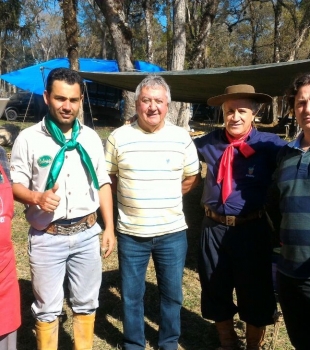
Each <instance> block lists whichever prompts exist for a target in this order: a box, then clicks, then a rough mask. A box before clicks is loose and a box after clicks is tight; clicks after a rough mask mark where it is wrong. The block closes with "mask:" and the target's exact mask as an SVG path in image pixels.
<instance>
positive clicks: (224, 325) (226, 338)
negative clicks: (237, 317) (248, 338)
mask: <svg viewBox="0 0 310 350" xmlns="http://www.w3.org/2000/svg"><path fill="white" fill-rule="evenodd" d="M215 327H216V329H217V332H218V335H219V339H220V343H221V347H219V348H218V349H217V350H233V349H235V348H236V346H237V344H238V336H237V333H236V332H235V329H234V321H233V319H230V320H227V321H222V322H215Z"/></svg>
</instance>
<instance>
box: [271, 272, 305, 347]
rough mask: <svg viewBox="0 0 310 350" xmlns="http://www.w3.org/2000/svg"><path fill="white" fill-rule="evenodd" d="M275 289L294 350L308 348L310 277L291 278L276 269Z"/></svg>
mask: <svg viewBox="0 0 310 350" xmlns="http://www.w3.org/2000/svg"><path fill="white" fill-rule="evenodd" d="M277 289H278V293H279V302H280V305H281V309H282V312H283V317H284V322H285V325H286V329H287V333H288V335H289V337H290V340H291V343H292V344H293V346H294V347H295V348H296V350H309V349H310V335H309V332H310V278H308V279H297V278H292V277H288V276H286V275H284V274H282V273H281V272H279V271H278V272H277Z"/></svg>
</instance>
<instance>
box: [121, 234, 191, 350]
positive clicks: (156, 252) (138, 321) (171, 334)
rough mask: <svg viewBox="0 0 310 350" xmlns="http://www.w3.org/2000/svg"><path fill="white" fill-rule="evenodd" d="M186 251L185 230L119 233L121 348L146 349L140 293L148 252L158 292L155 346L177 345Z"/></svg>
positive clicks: (171, 348) (170, 347)
mask: <svg viewBox="0 0 310 350" xmlns="http://www.w3.org/2000/svg"><path fill="white" fill-rule="evenodd" d="M186 252H187V237H186V231H180V232H176V233H171V234H166V235H163V236H158V237H149V238H141V237H135V236H130V235H126V234H121V233H118V258H119V268H120V273H121V287H122V288H121V289H122V290H121V293H122V303H123V327H124V347H123V349H125V350H138V349H145V336H144V305H143V297H144V293H145V275H146V269H147V266H148V263H149V259H150V256H151V255H152V257H153V260H154V265H155V270H156V277H157V283H158V289H159V293H160V325H159V340H158V346H159V347H160V349H163V350H176V349H177V348H178V339H179V336H180V333H181V322H180V310H181V307H182V301H183V293H182V277H183V270H184V264H185V257H186Z"/></svg>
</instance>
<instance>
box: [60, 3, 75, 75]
mask: <svg viewBox="0 0 310 350" xmlns="http://www.w3.org/2000/svg"><path fill="white" fill-rule="evenodd" d="M77 2H78V0H61V1H60V4H61V5H60V6H61V8H62V10H63V27H64V30H65V33H66V40H67V51H68V59H69V61H70V68H71V69H73V70H76V71H78V70H79V52H78V47H79V40H78V38H79V34H78V24H77V19H76V16H77Z"/></svg>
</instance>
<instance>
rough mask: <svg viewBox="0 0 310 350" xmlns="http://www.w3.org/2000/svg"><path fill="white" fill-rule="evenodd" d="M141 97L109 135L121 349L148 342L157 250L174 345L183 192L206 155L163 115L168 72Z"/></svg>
mask: <svg viewBox="0 0 310 350" xmlns="http://www.w3.org/2000/svg"><path fill="white" fill-rule="evenodd" d="M135 101H136V111H137V116H138V119H137V120H136V121H135V122H133V123H132V124H130V125H124V126H122V127H120V128H118V129H116V130H115V131H114V132H113V133H111V135H110V136H109V138H108V140H107V143H106V164H107V170H108V172H109V174H110V177H111V180H112V188H113V190H114V192H115V193H117V202H118V214H119V215H118V223H117V231H118V255H119V264H120V273H121V287H122V291H121V293H122V302H123V314H124V318H123V327H124V344H123V349H125V350H138V349H145V345H146V341H145V336H144V306H143V296H144V292H145V274H146V269H147V266H148V262H149V259H150V256H151V255H152V258H153V260H154V264H155V269H156V275H157V281H158V287H159V291H160V325H159V339H158V346H159V348H160V349H163V350H176V349H177V348H178V338H179V336H180V309H181V306H182V299H183V296H182V275H183V269H184V264H185V256H186V251H187V239H186V228H187V225H186V222H185V217H184V213H183V206H182V195H183V194H185V193H187V192H188V191H190V190H191V189H192V188H193V187H195V186H196V185H197V184H198V182H199V180H200V163H199V160H198V156H197V151H196V148H195V145H194V144H193V142H192V140H191V138H190V136H189V134H188V132H187V131H186V130H185V129H182V128H180V127H178V126H175V125H172V124H171V123H170V122H168V121H167V120H165V117H166V115H167V112H168V106H169V103H170V101H171V97H170V90H169V87H168V85H167V84H166V82H165V81H164V79H163V78H162V77H159V76H154V75H150V76H148V77H146V78H145V79H144V80H143V81H142V82H141V83H140V84H139V85H138V87H137V89H136V92H135Z"/></svg>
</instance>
